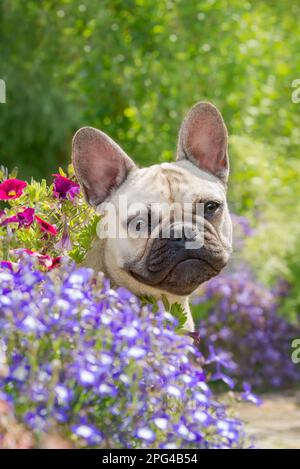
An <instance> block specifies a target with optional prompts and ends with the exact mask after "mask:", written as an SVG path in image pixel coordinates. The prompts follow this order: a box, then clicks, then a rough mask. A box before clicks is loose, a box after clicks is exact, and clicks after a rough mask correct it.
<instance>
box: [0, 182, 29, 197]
mask: <svg viewBox="0 0 300 469" xmlns="http://www.w3.org/2000/svg"><path fill="white" fill-rule="evenodd" d="M26 186H27V182H25V181H20V179H6V181H4V182H2V184H0V200H10V199H17V198H18V197H20V196H21V195H22V194H23V189H24V188H25V187H26Z"/></svg>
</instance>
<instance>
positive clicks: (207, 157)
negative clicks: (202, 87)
mask: <svg viewBox="0 0 300 469" xmlns="http://www.w3.org/2000/svg"><path fill="white" fill-rule="evenodd" d="M72 159H73V164H74V168H75V172H76V175H77V178H78V180H79V182H80V184H81V187H82V189H83V192H84V194H85V197H86V199H87V201H88V202H89V203H90V204H91V205H93V206H94V207H95V209H96V210H97V211H98V212H99V213H102V215H103V218H102V220H101V223H100V226H101V227H102V228H101V230H102V231H101V230H100V232H99V237H98V238H97V239H96V240H95V243H94V245H93V247H92V249H91V251H90V252H89V254H88V255H87V258H86V264H87V265H89V266H91V267H93V268H94V269H96V270H100V271H103V272H104V273H105V274H106V275H107V276H108V277H109V278H110V279H111V280H112V282H113V284H114V285H118V286H124V287H126V288H128V289H129V290H131V291H132V292H134V293H135V294H137V295H153V296H155V297H156V298H158V299H159V298H160V297H161V295H162V294H164V295H166V296H167V297H168V299H169V301H170V304H171V303H174V302H178V303H180V304H181V305H182V306H183V307H184V308H185V310H186V312H187V315H188V316H187V317H188V319H187V323H186V328H187V329H189V330H192V329H193V321H192V318H191V315H190V312H189V306H188V295H189V294H190V293H191V292H192V291H193V290H195V289H196V288H197V287H198V286H199V285H200V284H201V283H203V282H205V281H207V280H209V279H210V278H211V277H214V276H215V275H217V274H218V273H219V272H220V271H221V269H222V268H223V267H224V266H225V265H226V263H227V261H228V259H229V255H230V252H231V221H230V216H229V212H228V207H227V202H226V187H227V180H228V174H229V162H228V153H227V130H226V126H225V124H224V121H223V119H222V116H221V114H220V113H219V111H218V110H217V109H216V107H215V106H213V105H212V104H210V103H205V102H200V103H198V104H196V105H195V106H194V107H193V108H192V109H191V110H190V111H189V113H188V114H187V116H186V117H185V119H184V121H183V123H182V126H181V128H180V131H179V138H178V145H177V158H176V161H174V162H173V163H162V164H159V165H153V166H150V167H149V168H139V167H137V166H136V165H135V163H134V162H133V160H132V159H131V158H130V157H129V156H128V155H126V153H125V152H124V151H123V150H122V149H121V148H120V147H119V146H118V145H117V144H116V143H115V142H114V141H113V140H111V139H110V138H109V137H108V136H107V135H106V134H105V133H103V132H101V131H100V130H97V129H94V128H91V127H84V128H82V129H80V130H78V132H77V133H76V135H75V137H74V139H73V153H72Z"/></svg>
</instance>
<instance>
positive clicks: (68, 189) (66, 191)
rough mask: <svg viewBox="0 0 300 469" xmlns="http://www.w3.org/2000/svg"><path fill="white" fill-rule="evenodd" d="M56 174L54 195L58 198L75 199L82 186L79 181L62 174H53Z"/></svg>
mask: <svg viewBox="0 0 300 469" xmlns="http://www.w3.org/2000/svg"><path fill="white" fill-rule="evenodd" d="M52 176H54V178H55V179H54V187H53V195H54V197H56V198H58V199H67V198H69V199H70V200H73V199H74V197H75V196H76V195H77V194H79V192H80V186H79V184H78V183H77V182H74V181H71V179H68V178H66V177H65V176H62V175H61V174H52Z"/></svg>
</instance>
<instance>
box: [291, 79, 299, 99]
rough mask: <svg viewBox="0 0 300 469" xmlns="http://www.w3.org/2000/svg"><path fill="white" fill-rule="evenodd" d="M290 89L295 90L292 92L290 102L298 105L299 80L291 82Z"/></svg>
mask: <svg viewBox="0 0 300 469" xmlns="http://www.w3.org/2000/svg"><path fill="white" fill-rule="evenodd" d="M292 88H295V90H294V91H293V92H292V102H293V103H294V104H298V103H300V78H297V79H296V80H294V81H292Z"/></svg>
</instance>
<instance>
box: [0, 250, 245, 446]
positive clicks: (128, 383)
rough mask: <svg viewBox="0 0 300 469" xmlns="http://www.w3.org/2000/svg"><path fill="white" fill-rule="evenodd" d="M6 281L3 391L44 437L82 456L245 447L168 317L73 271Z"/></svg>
mask: <svg viewBox="0 0 300 469" xmlns="http://www.w3.org/2000/svg"><path fill="white" fill-rule="evenodd" d="M0 276H2V277H1V282H0V303H1V315H0V344H1V346H2V344H3V346H4V348H3V349H4V350H5V359H6V361H7V370H6V373H5V376H4V378H2V380H0V391H1V388H2V389H3V390H5V391H6V392H8V393H9V394H10V395H11V396H12V397H13V404H14V405H15V406H16V408H17V409H18V416H19V418H20V419H21V420H23V421H25V422H26V424H28V425H29V426H30V427H31V428H33V429H34V430H35V431H36V432H37V434H38V435H40V436H41V435H42V434H43V433H44V432H48V431H50V432H54V431H59V432H61V433H62V434H67V435H70V433H71V434H72V440H73V441H74V442H75V444H76V446H77V447H84V446H95V445H96V446H97V445H98V446H100V447H101V446H102V445H104V444H105V445H109V444H111V443H113V445H114V447H116V448H132V447H138V448H148V447H161V448H168V447H178V448H180V447H188V448H199V447H207V448H216V447H219V446H221V445H222V446H224V447H241V446H242V445H243V440H244V436H243V431H242V430H241V428H240V424H239V422H238V421H236V420H233V419H231V418H229V416H228V414H227V409H226V407H224V406H223V405H221V404H220V403H218V402H216V401H215V399H214V398H213V396H212V393H211V391H210V389H209V387H208V384H207V378H206V375H205V372H204V371H203V369H202V368H201V364H202V363H203V362H204V360H203V357H202V355H201V354H200V353H199V352H198V351H197V350H196V349H195V348H194V347H192V346H191V341H190V338H189V337H188V336H185V335H178V334H177V333H175V331H174V325H173V324H172V323H171V322H170V321H169V320H168V317H167V316H166V315H165V313H164V312H163V311H162V310H160V309H159V310H158V311H156V312H154V311H153V310H152V307H151V306H146V307H142V306H141V305H140V303H139V300H138V299H137V298H136V297H134V295H132V294H131V293H129V292H127V291H125V290H124V289H121V290H113V289H111V287H110V285H109V282H108V281H106V280H103V279H102V278H101V277H98V276H96V275H95V274H94V273H93V271H92V270H90V269H85V268H79V269H78V268H77V269H76V268H75V266H74V265H72V264H68V263H63V264H62V266H61V268H60V269H58V270H57V272H56V273H55V275H53V274H49V273H47V272H41V271H40V270H35V269H34V264H33V262H32V261H31V260H30V258H29V259H27V261H26V262H25V263H24V261H22V260H21V261H20V262H19V265H18V270H16V271H9V270H7V269H3V270H2V271H1V270H0ZM191 357H193V358H192V359H191ZM219 420H221V421H222V422H227V423H228V435H227V436H226V435H225V436H224V435H223V434H221V431H220V429H219V428H218V427H217V422H218V421H219ZM233 435H234V437H233Z"/></svg>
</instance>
